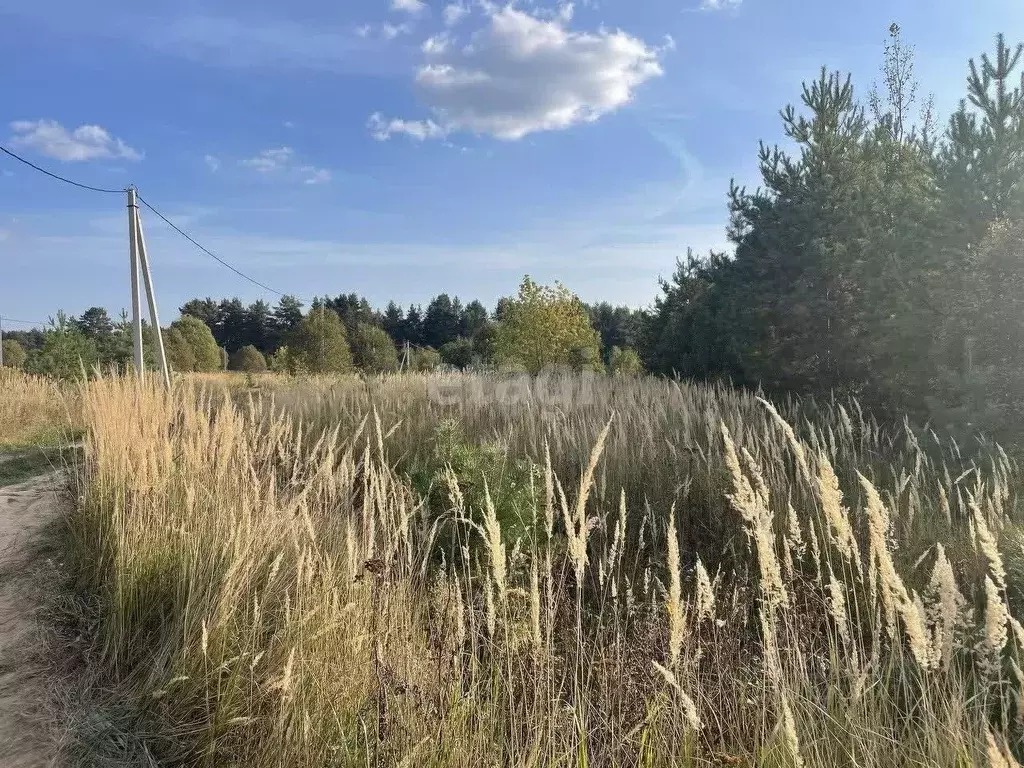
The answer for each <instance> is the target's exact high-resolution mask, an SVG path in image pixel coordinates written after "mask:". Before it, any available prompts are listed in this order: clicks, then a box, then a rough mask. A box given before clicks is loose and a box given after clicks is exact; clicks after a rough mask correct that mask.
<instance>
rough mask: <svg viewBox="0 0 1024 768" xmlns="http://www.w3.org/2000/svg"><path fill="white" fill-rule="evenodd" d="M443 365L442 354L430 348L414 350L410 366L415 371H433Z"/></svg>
mask: <svg viewBox="0 0 1024 768" xmlns="http://www.w3.org/2000/svg"><path fill="white" fill-rule="evenodd" d="M440 364H441V354H440V353H439V352H438V351H437V350H436V349H431V348H430V347H417V348H416V349H413V350H412V354H411V360H410V365H411V367H412V369H413V370H414V371H432V370H434V369H435V368H437V366H439V365H440Z"/></svg>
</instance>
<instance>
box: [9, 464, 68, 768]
mask: <svg viewBox="0 0 1024 768" xmlns="http://www.w3.org/2000/svg"><path fill="white" fill-rule="evenodd" d="M56 477H57V476H55V475H49V476H47V477H43V478H37V479H35V480H32V481H29V482H27V483H23V484H21V485H15V486H10V487H7V488H0V767H2V768H45V767H46V766H52V765H54V753H55V751H56V749H55V743H54V741H55V740H54V738H53V737H52V730H53V729H51V728H49V727H47V725H46V724H45V723H46V717H45V707H46V702H47V701H48V691H47V687H46V682H45V678H44V676H43V674H42V672H41V670H42V669H43V666H42V659H41V657H40V654H41V650H42V648H43V643H42V642H41V635H40V627H39V624H38V620H39V609H40V604H39V599H38V595H39V586H38V585H39V581H38V580H39V579H40V578H45V576H42V577H41V576H40V563H38V562H37V557H36V555H37V554H38V553H37V552H36V550H35V544H36V542H37V540H38V538H39V536H40V533H41V532H42V529H43V527H44V526H45V525H46V524H47V523H49V522H50V521H51V520H53V518H54V515H56V512H57V504H56V501H57V497H56Z"/></svg>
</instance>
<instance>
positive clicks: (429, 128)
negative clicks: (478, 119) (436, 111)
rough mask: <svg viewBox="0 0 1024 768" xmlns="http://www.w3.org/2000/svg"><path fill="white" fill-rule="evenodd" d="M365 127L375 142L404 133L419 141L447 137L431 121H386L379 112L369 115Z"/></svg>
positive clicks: (442, 130)
mask: <svg viewBox="0 0 1024 768" xmlns="http://www.w3.org/2000/svg"><path fill="white" fill-rule="evenodd" d="M366 127H367V128H369V129H370V135H371V136H373V138H375V139H376V140H377V141H387V140H388V139H390V138H391V137H392V136H394V135H395V134H398V133H404V134H406V135H407V136H410V137H411V138H414V139H417V140H419V141H423V140H424V139H437V138H440V137H442V136H445V135H447V132H446V131H445V130H444V129H443V128H442V127H441V126H439V125H438V124H437V123H435V122H434V121H433V120H401V119H399V118H392V119H391V120H388V119H386V118H385V117H384V115H382V114H381V113H380V112H375V113H374V114H372V115H370V119H369V120H367V122H366Z"/></svg>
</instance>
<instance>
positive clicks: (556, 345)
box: [495, 275, 601, 373]
mask: <svg viewBox="0 0 1024 768" xmlns="http://www.w3.org/2000/svg"><path fill="white" fill-rule="evenodd" d="M600 344H601V342H600V339H599V337H598V335H597V331H595V330H594V329H593V327H591V325H590V316H589V313H588V312H587V308H586V306H585V305H584V304H583V302H582V301H580V299H579V298H578V297H577V296H576V295H574V294H573V293H572V292H571V291H569V289H568V288H566V287H565V286H564V285H562V284H561V283H556V284H555V285H554V286H553V287H548V286H543V285H538V284H537V283H535V282H534V281H533V280H531V279H530V277H529V275H527V276H526V277H524V278H523V282H522V284H521V285H520V287H519V293H518V295H517V296H516V298H514V299H511V300H509V301H508V302H507V304H506V305H505V307H504V309H503V312H502V319H501V322H500V323H499V325H498V331H497V337H496V339H495V356H496V358H497V360H498V361H499V362H500V363H503V364H512V365H521V366H523V367H524V368H525V369H526V370H527V371H529V372H530V373H537V372H539V371H540V370H541V369H542V368H543V367H544V366H547V365H569V364H572V363H573V362H574V361H577V360H579V359H580V357H581V355H586V356H587V357H588V358H589V359H593V360H597V359H599V357H600Z"/></svg>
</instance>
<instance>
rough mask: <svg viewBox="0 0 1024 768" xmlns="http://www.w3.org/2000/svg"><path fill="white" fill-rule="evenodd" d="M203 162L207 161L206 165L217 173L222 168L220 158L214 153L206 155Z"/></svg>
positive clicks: (211, 171) (212, 171)
mask: <svg viewBox="0 0 1024 768" xmlns="http://www.w3.org/2000/svg"><path fill="white" fill-rule="evenodd" d="M203 162H204V163H206V167H207V168H209V169H210V173H216V172H217V171H219V170H220V159H219V158H217V157H214V156H213V155H206V156H204V157H203Z"/></svg>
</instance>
